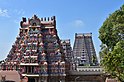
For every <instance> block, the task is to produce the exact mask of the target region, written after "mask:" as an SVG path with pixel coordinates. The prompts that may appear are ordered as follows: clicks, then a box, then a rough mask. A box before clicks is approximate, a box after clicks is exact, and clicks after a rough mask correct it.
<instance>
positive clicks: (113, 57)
mask: <svg viewBox="0 0 124 82" xmlns="http://www.w3.org/2000/svg"><path fill="white" fill-rule="evenodd" d="M99 39H100V40H101V42H102V45H101V51H100V56H101V65H102V66H103V67H104V69H105V70H106V71H107V72H108V73H110V74H111V75H112V76H114V77H117V78H118V79H119V80H120V81H124V5H122V7H121V8H120V9H119V10H116V11H115V12H114V13H112V14H111V15H110V16H109V17H108V18H107V19H106V20H105V22H104V23H103V25H102V26H101V28H100V29H99Z"/></svg>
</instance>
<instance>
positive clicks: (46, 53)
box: [1, 15, 66, 82]
mask: <svg viewBox="0 0 124 82" xmlns="http://www.w3.org/2000/svg"><path fill="white" fill-rule="evenodd" d="M19 30H20V31H19V35H18V37H17V38H16V41H15V43H14V44H13V45H12V48H11V50H10V52H9V54H8V56H7V58H6V59H5V61H4V62H2V65H1V66H2V67H1V69H2V70H17V71H19V72H20V74H21V75H22V76H27V77H28V80H29V82H59V81H61V82H65V81H64V79H65V76H66V74H65V61H64V54H63V52H62V48H61V45H60V39H59V37H58V35H57V29H56V19H55V16H53V17H51V18H49V17H48V18H46V17H45V18H38V17H37V16H36V15H34V16H33V17H32V18H29V19H28V20H27V19H26V18H22V21H21V22H20V29H19Z"/></svg>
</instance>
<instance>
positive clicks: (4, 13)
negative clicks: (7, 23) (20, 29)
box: [0, 8, 9, 17]
mask: <svg viewBox="0 0 124 82" xmlns="http://www.w3.org/2000/svg"><path fill="white" fill-rule="evenodd" d="M0 16H2V17H9V15H8V10H7V9H1V8H0Z"/></svg>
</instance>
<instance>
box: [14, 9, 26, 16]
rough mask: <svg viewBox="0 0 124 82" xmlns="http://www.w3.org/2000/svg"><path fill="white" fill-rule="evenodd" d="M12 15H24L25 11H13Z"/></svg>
mask: <svg viewBox="0 0 124 82" xmlns="http://www.w3.org/2000/svg"><path fill="white" fill-rule="evenodd" d="M14 13H16V14H17V15H24V14H25V11H24V10H23V9H21V10H17V9H15V10H14Z"/></svg>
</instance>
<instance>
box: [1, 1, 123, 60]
mask: <svg viewBox="0 0 124 82" xmlns="http://www.w3.org/2000/svg"><path fill="white" fill-rule="evenodd" d="M123 3H124V0H0V60H2V59H5V58H6V56H7V54H8V53H9V51H10V49H11V46H12V44H13V43H14V42H15V40H16V36H17V35H18V34H19V27H20V26H19V24H20V20H21V18H22V17H27V18H31V17H32V16H33V15H34V14H36V15H37V16H38V17H40V18H41V17H51V16H56V20H57V30H58V34H59V37H60V38H61V39H71V43H72V44H71V45H73V42H74V35H75V33H88V32H92V33H93V35H92V36H93V42H94V46H95V49H96V52H97V55H98V52H99V50H100V47H99V46H100V40H99V39H98V35H99V34H98V30H99V28H100V26H101V25H102V23H103V22H104V21H105V19H106V18H107V17H108V16H109V14H111V13H112V12H114V11H115V10H117V9H119V8H120V7H121V5H122V4H123Z"/></svg>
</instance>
